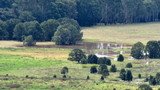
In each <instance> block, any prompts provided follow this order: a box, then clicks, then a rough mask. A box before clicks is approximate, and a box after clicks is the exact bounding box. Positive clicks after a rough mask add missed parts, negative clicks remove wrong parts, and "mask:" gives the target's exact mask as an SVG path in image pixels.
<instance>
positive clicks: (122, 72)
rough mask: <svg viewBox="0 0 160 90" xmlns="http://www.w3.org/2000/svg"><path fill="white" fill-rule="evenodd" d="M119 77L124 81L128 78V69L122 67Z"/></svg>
mask: <svg viewBox="0 0 160 90" xmlns="http://www.w3.org/2000/svg"><path fill="white" fill-rule="evenodd" d="M119 77H120V78H121V79H122V80H124V81H125V80H126V70H125V69H121V71H120V74H119Z"/></svg>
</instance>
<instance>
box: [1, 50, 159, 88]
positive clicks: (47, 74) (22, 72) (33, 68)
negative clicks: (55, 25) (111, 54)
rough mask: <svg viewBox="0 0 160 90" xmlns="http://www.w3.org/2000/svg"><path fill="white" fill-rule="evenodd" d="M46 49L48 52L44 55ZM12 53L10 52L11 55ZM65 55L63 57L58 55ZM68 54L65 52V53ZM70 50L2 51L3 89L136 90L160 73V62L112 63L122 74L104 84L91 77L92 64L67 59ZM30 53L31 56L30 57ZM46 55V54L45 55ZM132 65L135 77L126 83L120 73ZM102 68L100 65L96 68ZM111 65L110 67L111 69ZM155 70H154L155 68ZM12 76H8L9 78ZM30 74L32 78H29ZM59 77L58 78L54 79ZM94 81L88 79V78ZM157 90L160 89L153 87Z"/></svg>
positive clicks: (107, 79) (111, 76) (108, 79)
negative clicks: (64, 70)
mask: <svg viewBox="0 0 160 90" xmlns="http://www.w3.org/2000/svg"><path fill="white" fill-rule="evenodd" d="M44 50H45V52H43V51H44ZM7 52H8V53H7ZM35 52H36V53H40V55H42V56H40V57H39V55H32V54H31V55H28V53H35ZM53 52H56V53H59V54H60V53H61V54H60V55H62V56H65V57H63V58H59V57H61V56H58V57H57V55H54V54H55V53H53ZM62 52H64V53H62ZM69 52H70V49H56V48H53V49H50V48H1V49H0V89H6V90H7V89H18V90H22V89H24V88H25V89H28V90H40V89H41V90H44V89H45V90H46V89H52V90H82V89H83V90H113V88H116V89H118V90H126V89H129V90H135V89H137V87H138V85H140V83H144V79H145V78H144V77H145V76H146V75H150V74H152V75H155V74H156V72H159V71H160V70H159V69H158V67H159V64H158V63H160V61H159V60H150V65H149V66H150V67H148V66H146V65H145V64H144V63H145V61H143V60H142V61H134V60H127V59H126V60H125V61H124V62H117V61H113V60H112V64H115V65H116V66H117V68H118V72H116V73H110V75H109V76H108V77H107V78H106V79H105V81H104V82H102V81H100V76H101V75H99V74H90V73H89V69H90V67H91V66H93V65H90V64H86V65H85V64H84V65H82V64H77V63H76V62H71V61H68V60H67V54H68V53H69ZM26 53H27V55H26ZM46 53H52V57H46V56H45V54H46ZM43 54H44V55H43ZM129 62H131V63H132V64H133V68H132V69H131V70H132V72H133V75H134V80H133V82H123V81H121V80H120V79H119V78H118V76H119V70H120V69H121V68H125V65H126V64H127V63H129ZM64 66H67V67H68V68H69V74H68V75H67V76H68V78H67V80H63V78H62V75H61V74H60V70H61V68H62V67H64ZM96 66H98V65H96ZM109 68H110V66H108V69H109ZM151 68H152V69H151ZM139 73H141V74H142V77H143V78H142V79H137V77H138V74H139ZM7 74H8V75H7ZM26 75H28V76H29V77H28V78H26ZM53 75H57V78H53ZM88 75H89V76H90V80H86V77H87V76H88ZM153 88H154V90H157V88H158V86H154V87H153Z"/></svg>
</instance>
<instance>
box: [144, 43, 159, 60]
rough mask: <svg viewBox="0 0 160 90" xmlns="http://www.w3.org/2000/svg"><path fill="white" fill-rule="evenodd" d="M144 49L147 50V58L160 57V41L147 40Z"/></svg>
mask: <svg viewBox="0 0 160 90" xmlns="http://www.w3.org/2000/svg"><path fill="white" fill-rule="evenodd" d="M146 50H147V51H148V52H149V58H153V59H155V58H156V59H157V58H160V41H149V42H148V43H147V45H146Z"/></svg>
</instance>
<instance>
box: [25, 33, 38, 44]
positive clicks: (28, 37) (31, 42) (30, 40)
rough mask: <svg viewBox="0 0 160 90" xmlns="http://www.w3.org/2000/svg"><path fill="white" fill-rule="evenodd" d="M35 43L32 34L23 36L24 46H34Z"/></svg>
mask: <svg viewBox="0 0 160 90" xmlns="http://www.w3.org/2000/svg"><path fill="white" fill-rule="evenodd" d="M35 44H36V41H35V40H33V37H32V35H29V36H27V37H25V38H24V40H23V45H24V46H34V45H35Z"/></svg>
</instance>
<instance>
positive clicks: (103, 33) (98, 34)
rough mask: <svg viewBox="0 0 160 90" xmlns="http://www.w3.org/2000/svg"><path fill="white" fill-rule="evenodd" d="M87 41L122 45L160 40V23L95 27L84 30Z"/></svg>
mask: <svg viewBox="0 0 160 90" xmlns="http://www.w3.org/2000/svg"><path fill="white" fill-rule="evenodd" d="M83 33H84V37H83V39H84V40H86V41H105V42H116V43H122V44H124V43H125V44H134V43H136V42H138V41H141V42H143V43H146V42H148V41H149V40H160V23H146V24H128V25H109V26H93V27H86V28H83Z"/></svg>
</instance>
